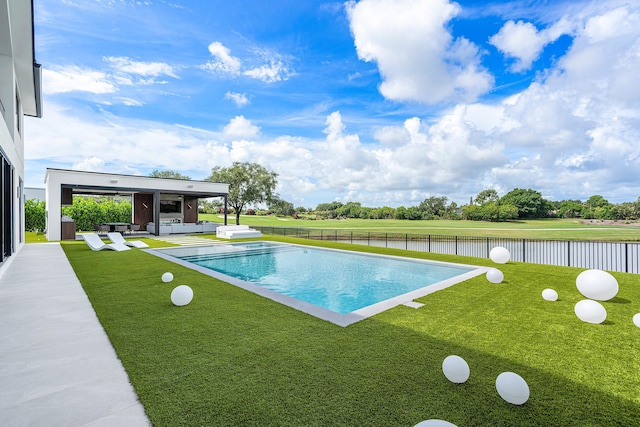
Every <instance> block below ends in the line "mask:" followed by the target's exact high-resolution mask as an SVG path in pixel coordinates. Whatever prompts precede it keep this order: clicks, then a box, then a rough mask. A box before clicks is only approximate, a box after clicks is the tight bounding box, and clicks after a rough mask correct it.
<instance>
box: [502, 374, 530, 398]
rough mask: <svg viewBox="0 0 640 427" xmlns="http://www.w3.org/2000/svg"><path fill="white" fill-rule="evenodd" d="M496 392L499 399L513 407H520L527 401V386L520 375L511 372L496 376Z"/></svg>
mask: <svg viewBox="0 0 640 427" xmlns="http://www.w3.org/2000/svg"><path fill="white" fill-rule="evenodd" d="M496 390H498V394H499V395H500V397H502V398H503V399H504V400H506V401H507V402H509V403H513V404H514V405H522V404H523V403H525V402H526V401H527V400H529V385H528V384H527V382H526V381H525V380H524V379H523V378H522V377H521V376H520V375H518V374H516V373H513V372H503V373H501V374H500V375H498V378H496Z"/></svg>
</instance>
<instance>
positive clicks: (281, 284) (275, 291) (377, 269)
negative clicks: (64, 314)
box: [150, 241, 486, 326]
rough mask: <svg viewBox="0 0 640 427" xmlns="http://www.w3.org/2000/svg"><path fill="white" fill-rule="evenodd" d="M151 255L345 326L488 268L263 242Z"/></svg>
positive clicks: (179, 249)
mask: <svg viewBox="0 0 640 427" xmlns="http://www.w3.org/2000/svg"><path fill="white" fill-rule="evenodd" d="M150 252H152V253H155V254H156V255H158V256H161V257H163V258H165V259H169V260H171V261H173V262H177V263H179V264H182V265H185V266H187V267H190V268H194V269H196V270H198V271H201V272H203V273H205V274H208V275H211V276H213V277H217V278H219V279H222V280H224V281H226V282H229V283H232V284H234V285H237V286H240V287H242V288H244V289H248V290H251V291H252V292H256V293H258V294H260V295H263V296H267V297H268V298H271V299H275V300H276V301H279V302H281V303H284V304H286V305H289V306H291V307H294V308H297V309H300V310H302V311H305V312H307V313H310V314H313V315H315V316H317V317H321V318H323V319H325V320H329V321H332V322H334V323H337V324H340V325H343V326H346V325H347V324H351V323H353V322H354V321H357V320H360V319H362V318H365V317H369V316H371V315H373V314H376V313H379V312H381V311H384V310H386V309H388V308H391V307H393V306H396V305H399V304H402V303H405V302H408V301H411V300H412V299H414V298H417V297H420V296H424V295H426V294H428V293H431V292H434V291H435V290H438V289H442V288H444V287H447V286H451V285H453V284H455V283H459V282H461V281H464V280H467V279H468V278H470V277H474V276H476V275H478V274H482V273H483V272H484V271H486V269H483V268H479V267H474V266H468V265H460V264H450V263H440V262H432V261H423V260H416V259H410V258H402V257H391V256H381V255H373V254H364V253H360V252H352V251H340V250H334V249H324V248H316V247H310V246H301V245H291V244H285V243H275V242H265V241H260V242H245V243H231V244H214V245H211V246H197V247H175V248H165V249H155V250H151V251H150Z"/></svg>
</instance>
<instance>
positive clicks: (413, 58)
mask: <svg viewBox="0 0 640 427" xmlns="http://www.w3.org/2000/svg"><path fill="white" fill-rule="evenodd" d="M347 12H348V16H349V19H350V24H351V31H352V33H353V37H354V41H355V45H356V50H357V53H358V57H359V58H360V59H362V60H364V61H367V62H372V61H373V62H376V64H377V65H378V69H379V70H380V74H381V75H382V79H383V81H382V83H381V84H380V93H382V95H383V96H384V97H385V98H388V99H392V100H397V101H419V102H424V103H429V104H436V103H441V102H447V103H448V102H460V101H464V102H467V101H473V100H475V99H476V98H477V97H478V96H480V95H482V94H484V93H486V92H487V91H488V90H489V89H490V88H491V86H492V85H493V77H492V76H491V75H490V74H489V73H488V72H487V71H486V70H485V69H483V68H482V66H481V65H480V51H479V50H478V47H477V46H475V45H474V44H473V43H471V42H470V41H468V40H467V39H465V38H457V39H454V38H453V36H452V35H451V33H450V32H449V29H448V28H447V25H448V23H449V21H450V20H451V19H452V18H453V17H455V16H456V15H457V14H458V13H459V12H460V6H458V4H457V3H450V2H448V1H447V0H434V1H429V2H426V1H421V0H361V1H359V2H357V3H356V2H355V1H350V2H348V3H347Z"/></svg>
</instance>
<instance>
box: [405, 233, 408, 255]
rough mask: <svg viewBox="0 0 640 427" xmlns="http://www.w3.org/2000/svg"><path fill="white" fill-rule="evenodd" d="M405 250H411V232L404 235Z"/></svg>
mask: <svg viewBox="0 0 640 427" xmlns="http://www.w3.org/2000/svg"><path fill="white" fill-rule="evenodd" d="M404 250H405V251H407V250H409V233H406V234H405V235H404Z"/></svg>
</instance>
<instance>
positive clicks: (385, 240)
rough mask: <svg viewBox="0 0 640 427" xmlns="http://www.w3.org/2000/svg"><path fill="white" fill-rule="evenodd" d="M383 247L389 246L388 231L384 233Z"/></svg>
mask: <svg viewBox="0 0 640 427" xmlns="http://www.w3.org/2000/svg"><path fill="white" fill-rule="evenodd" d="M384 247H385V248H388V247H389V233H384Z"/></svg>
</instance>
